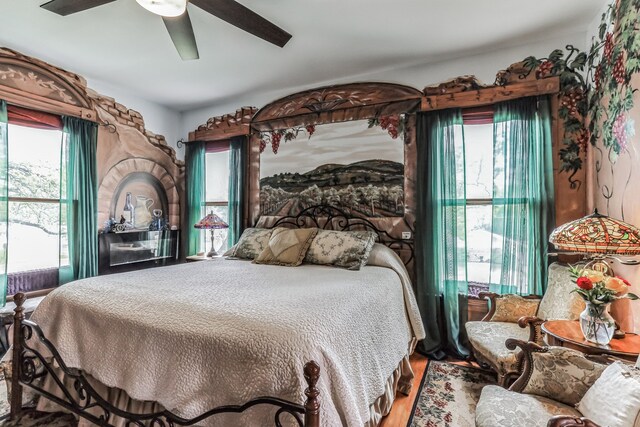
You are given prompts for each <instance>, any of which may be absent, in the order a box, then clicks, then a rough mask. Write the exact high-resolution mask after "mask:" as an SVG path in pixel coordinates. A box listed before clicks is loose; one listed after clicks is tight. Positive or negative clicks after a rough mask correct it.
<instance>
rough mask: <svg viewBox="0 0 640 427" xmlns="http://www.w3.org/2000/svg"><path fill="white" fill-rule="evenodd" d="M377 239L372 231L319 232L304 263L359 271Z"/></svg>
mask: <svg viewBox="0 0 640 427" xmlns="http://www.w3.org/2000/svg"><path fill="white" fill-rule="evenodd" d="M377 237H378V235H377V234H376V233H374V232H373V231H359V230H358V231H335V230H320V231H318V235H317V236H316V238H315V239H313V242H312V243H311V246H310V247H309V251H308V252H307V256H306V257H305V259H304V261H305V262H308V263H310V264H320V265H335V266H336V267H344V268H347V269H349V270H360V268H361V267H362V266H364V265H365V264H366V263H367V260H368V259H369V254H370V253H371V249H372V248H373V245H374V244H375V242H376V239H377Z"/></svg>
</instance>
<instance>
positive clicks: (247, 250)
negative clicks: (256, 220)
mask: <svg viewBox="0 0 640 427" xmlns="http://www.w3.org/2000/svg"><path fill="white" fill-rule="evenodd" d="M271 233H273V229H271V228H247V229H246V230H244V232H243V233H242V236H240V239H239V240H238V243H236V244H235V245H233V246H232V247H231V248H229V250H228V251H227V252H225V253H224V256H226V257H233V258H243V259H254V258H255V257H257V256H258V255H260V253H262V251H263V250H264V248H266V247H267V244H268V243H269V238H271Z"/></svg>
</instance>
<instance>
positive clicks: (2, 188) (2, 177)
mask: <svg viewBox="0 0 640 427" xmlns="http://www.w3.org/2000/svg"><path fill="white" fill-rule="evenodd" d="M8 122H9V120H8V117H7V103H6V102H5V101H3V100H0V303H2V307H4V306H5V304H6V302H7V258H8V257H7V250H8V248H9V246H8V245H7V243H8V237H9V139H8V136H9V135H8Z"/></svg>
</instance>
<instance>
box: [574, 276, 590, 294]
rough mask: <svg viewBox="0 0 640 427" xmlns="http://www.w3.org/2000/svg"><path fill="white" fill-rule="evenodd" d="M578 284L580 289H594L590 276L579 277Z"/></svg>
mask: <svg viewBox="0 0 640 427" xmlns="http://www.w3.org/2000/svg"><path fill="white" fill-rule="evenodd" d="M576 284H577V285H578V287H579V288H580V289H584V290H585V291H590V290H591V289H593V282H592V281H591V279H589V278H588V277H578V280H577V282H576Z"/></svg>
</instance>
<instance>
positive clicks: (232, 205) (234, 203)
mask: <svg viewBox="0 0 640 427" xmlns="http://www.w3.org/2000/svg"><path fill="white" fill-rule="evenodd" d="M246 141H247V138H246V137H245V136H238V137H235V138H233V139H231V143H230V145H229V234H228V241H229V246H232V245H235V244H236V243H237V242H238V239H239V238H240V235H241V234H242V217H243V213H244V175H245V170H246V166H245V164H246V155H247V153H246Z"/></svg>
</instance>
